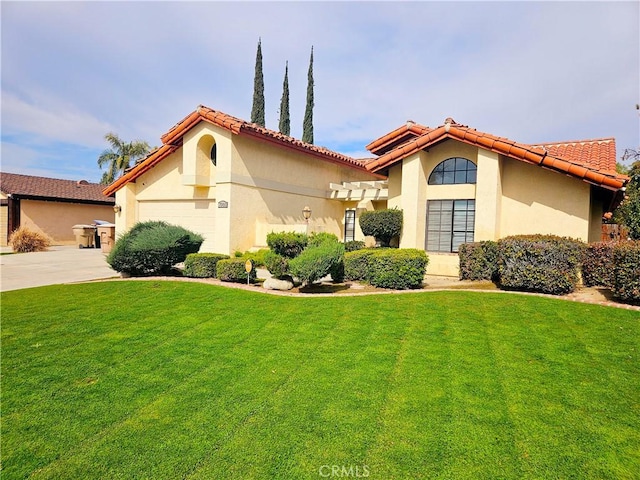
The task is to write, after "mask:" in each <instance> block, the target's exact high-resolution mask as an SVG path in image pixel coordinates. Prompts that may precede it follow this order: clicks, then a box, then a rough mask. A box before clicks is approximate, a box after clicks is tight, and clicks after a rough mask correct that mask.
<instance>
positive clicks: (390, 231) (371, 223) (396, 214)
mask: <svg viewBox="0 0 640 480" xmlns="http://www.w3.org/2000/svg"><path fill="white" fill-rule="evenodd" d="M359 222H360V229H361V230H362V233H364V234H365V235H368V236H372V237H374V238H375V239H376V242H377V243H379V244H380V246H383V247H387V246H389V242H391V239H392V238H394V237H397V236H399V235H400V232H401V231H402V210H398V209H395V208H392V209H386V210H373V211H370V212H363V213H362V215H360V220H359Z"/></svg>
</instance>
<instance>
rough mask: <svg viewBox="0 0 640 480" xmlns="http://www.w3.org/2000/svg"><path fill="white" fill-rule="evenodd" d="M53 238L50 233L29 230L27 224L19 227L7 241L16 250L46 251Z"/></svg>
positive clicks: (26, 251) (22, 251)
mask: <svg viewBox="0 0 640 480" xmlns="http://www.w3.org/2000/svg"><path fill="white" fill-rule="evenodd" d="M52 242H53V240H52V239H51V237H49V236H48V235H45V234H44V233H40V232H34V231H33V230H29V229H28V228H27V227H25V226H21V227H18V228H17V229H16V230H14V231H13V232H12V233H11V235H10V236H9V241H8V242H7V243H8V244H9V245H11V248H12V249H13V251H14V252H19V253H28V252H44V251H46V250H47V249H48V248H49V247H50V246H51V243H52Z"/></svg>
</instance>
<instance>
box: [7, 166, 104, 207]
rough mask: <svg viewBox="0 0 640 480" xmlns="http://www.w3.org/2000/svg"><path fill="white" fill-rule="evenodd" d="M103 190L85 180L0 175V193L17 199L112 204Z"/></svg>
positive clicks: (98, 185)
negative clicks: (14, 196)
mask: <svg viewBox="0 0 640 480" xmlns="http://www.w3.org/2000/svg"><path fill="white" fill-rule="evenodd" d="M103 188H104V185H100V184H97V183H89V182H87V181H85V180H80V181H76V180H61V179H59V178H48V177H35V176H32V175H21V174H17V173H5V172H1V173H0V191H1V192H2V193H5V194H11V195H16V196H18V197H28V198H41V199H47V200H61V201H76V202H78V203H104V204H114V203H115V199H114V198H113V197H109V196H106V195H104V194H103V193H102V189H103Z"/></svg>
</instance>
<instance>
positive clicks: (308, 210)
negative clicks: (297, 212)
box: [302, 206, 311, 235]
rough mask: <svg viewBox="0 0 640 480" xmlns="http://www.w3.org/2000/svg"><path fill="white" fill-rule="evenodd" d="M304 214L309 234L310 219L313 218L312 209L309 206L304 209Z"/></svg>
mask: <svg viewBox="0 0 640 480" xmlns="http://www.w3.org/2000/svg"><path fill="white" fill-rule="evenodd" d="M302 216H303V217H304V221H305V222H306V223H307V235H309V219H310V218H311V209H310V208H309V207H308V206H306V207H304V208H303V209H302Z"/></svg>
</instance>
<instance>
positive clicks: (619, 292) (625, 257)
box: [613, 241, 640, 303]
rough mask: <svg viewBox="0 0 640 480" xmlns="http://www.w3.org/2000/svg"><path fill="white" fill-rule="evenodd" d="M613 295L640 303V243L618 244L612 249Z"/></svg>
mask: <svg viewBox="0 0 640 480" xmlns="http://www.w3.org/2000/svg"><path fill="white" fill-rule="evenodd" d="M613 265H614V267H613V294H614V295H615V296H616V297H618V298H620V299H621V300H624V301H626V302H631V303H640V241H628V242H619V243H618V244H617V245H616V246H615V247H614V249H613Z"/></svg>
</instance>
